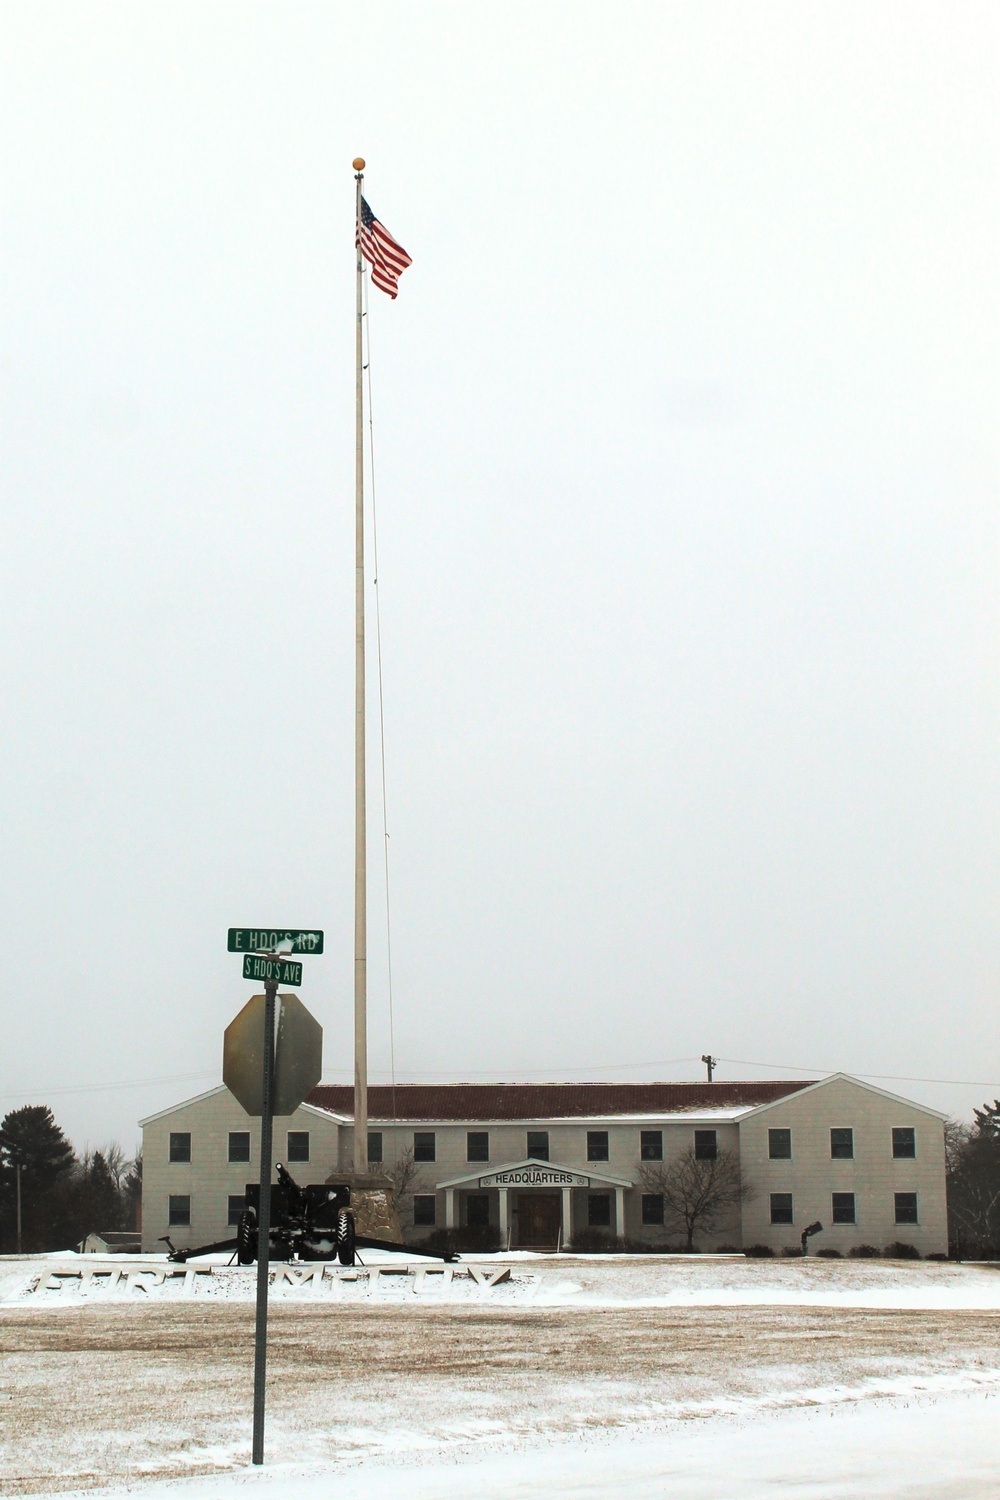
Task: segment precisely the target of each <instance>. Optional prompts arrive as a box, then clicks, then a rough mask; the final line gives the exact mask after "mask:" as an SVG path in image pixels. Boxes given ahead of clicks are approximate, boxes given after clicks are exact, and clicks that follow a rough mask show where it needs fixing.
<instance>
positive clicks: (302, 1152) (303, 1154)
mask: <svg viewBox="0 0 1000 1500" xmlns="http://www.w3.org/2000/svg"><path fill="white" fill-rule="evenodd" d="M288 1160H289V1161H308V1160H309V1132H308V1130H290V1131H289V1132H288Z"/></svg>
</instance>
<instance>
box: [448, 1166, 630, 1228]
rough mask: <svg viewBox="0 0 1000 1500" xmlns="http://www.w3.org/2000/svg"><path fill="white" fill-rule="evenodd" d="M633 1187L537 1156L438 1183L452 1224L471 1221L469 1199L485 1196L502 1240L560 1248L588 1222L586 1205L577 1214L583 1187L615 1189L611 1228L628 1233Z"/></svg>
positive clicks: (605, 1191)
mask: <svg viewBox="0 0 1000 1500" xmlns="http://www.w3.org/2000/svg"><path fill="white" fill-rule="evenodd" d="M631 1187H632V1183H631V1182H627V1181H624V1180H623V1179H622V1178H620V1177H609V1176H607V1175H606V1174H605V1173H601V1172H588V1173H584V1172H577V1171H574V1170H573V1169H572V1168H571V1167H563V1166H560V1165H559V1164H558V1162H548V1161H538V1160H535V1159H532V1158H529V1159H528V1160H526V1161H516V1162H508V1163H506V1164H505V1165H503V1166H498V1167H493V1168H492V1169H491V1170H489V1171H486V1172H477V1173H475V1174H471V1173H470V1174H469V1175H468V1176H464V1177H453V1178H451V1179H450V1180H449V1181H447V1182H439V1183H438V1184H437V1189H438V1191H439V1192H443V1193H444V1200H445V1227H446V1228H447V1229H455V1228H457V1227H458V1226H459V1225H460V1224H463V1223H468V1222H469V1220H468V1218H467V1213H468V1207H467V1204H468V1201H469V1200H470V1199H472V1198H475V1199H479V1200H480V1201H481V1200H482V1198H483V1196H484V1195H485V1196H486V1197H487V1198H488V1199H489V1204H490V1212H489V1222H490V1223H491V1224H494V1225H495V1226H496V1228H497V1229H498V1231H499V1235H500V1241H501V1244H502V1245H504V1246H505V1247H506V1248H509V1249H522V1250H527V1249H531V1250H558V1249H560V1248H562V1247H563V1246H565V1245H567V1244H568V1243H569V1242H570V1240H571V1239H572V1238H573V1233H574V1229H579V1228H582V1227H583V1226H584V1225H585V1224H586V1223H587V1222H588V1217H587V1210H586V1209H583V1211H582V1218H581V1219H579V1220H578V1219H577V1218H575V1216H574V1209H575V1200H576V1198H577V1196H578V1195H579V1196H581V1197H586V1193H583V1192H581V1190H584V1189H587V1190H591V1191H593V1192H596V1193H601V1194H603V1195H606V1196H607V1197H610V1195H611V1194H612V1193H613V1194H614V1200H615V1201H614V1210H613V1212H609V1215H608V1217H609V1220H610V1222H609V1224H608V1228H609V1229H610V1231H611V1233H612V1234H614V1235H618V1236H619V1237H620V1236H621V1235H623V1234H624V1233H625V1193H626V1191H627V1190H628V1189H629V1188H631ZM581 1207H582V1205H581ZM609 1209H610V1205H609ZM576 1211H577V1213H579V1212H580V1209H577V1210H576Z"/></svg>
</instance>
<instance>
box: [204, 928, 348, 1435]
mask: <svg viewBox="0 0 1000 1500" xmlns="http://www.w3.org/2000/svg"><path fill="white" fill-rule="evenodd" d="M228 947H229V951H230V953H242V954H243V955H244V957H243V978H244V979H259V980H263V982H264V995H263V999H264V1016H263V1024H264V1034H263V1036H261V1032H260V1019H259V1017H260V1010H259V1002H260V999H261V996H260V995H255V996H254V997H253V999H252V1000H250V1002H249V1003H248V1004H247V1005H245V1006H244V1007H243V1009H242V1010H241V1011H240V1013H239V1015H238V1016H237V1017H236V1019H235V1020H234V1021H233V1022H232V1023H231V1024H230V1025H229V1026H228V1027H227V1028H226V1036H225V1042H224V1044H223V1061H222V1078H223V1082H224V1083H225V1084H226V1086H227V1088H229V1089H230V1090H231V1091H232V1093H233V1094H235V1096H236V1098H237V1099H238V1100H239V1102H240V1103H241V1104H242V1105H243V1108H244V1109H245V1110H246V1112H247V1114H251V1115H256V1114H259V1115H260V1194H259V1200H258V1205H257V1316H256V1323H255V1329H254V1357H253V1448H252V1461H253V1462H254V1463H255V1464H262V1463H263V1462H264V1407H265V1401H266V1396H267V1293H268V1283H269V1281H270V1275H271V1167H272V1161H271V1157H272V1152H273V1134H274V1111H275V1106H276V1105H277V1107H278V1109H279V1110H280V1111H281V1113H282V1114H292V1113H293V1112H294V1111H295V1110H296V1109H298V1107H299V1105H300V1104H301V1103H302V1100H303V1099H304V1098H305V1097H306V1095H307V1094H308V1093H309V1091H310V1089H312V1088H315V1086H316V1084H317V1083H318V1082H319V1080H320V1077H321V1075H322V1059H323V1028H322V1027H321V1026H320V1024H319V1022H318V1021H317V1020H316V1019H315V1018H314V1017H313V1016H311V1015H310V1014H309V1012H308V1011H307V1010H306V1008H305V1006H304V1005H303V1004H302V1002H301V1001H300V1000H299V999H297V997H296V996H295V995H282V997H281V1021H280V1024H279V1022H278V1003H277V1001H278V985H279V984H301V982H302V965H301V963H299V962H297V961H294V960H290V959H289V957H288V954H289V952H292V953H322V952H323V934H322V932H320V931H319V930H318V929H315V928H314V929H310V930H303V929H301V928H285V927H230V929H229V942H228ZM281 950H284V951H281ZM258 1044H261V1052H260V1053H258V1051H257V1048H258ZM262 1075H263V1076H262ZM261 1085H263V1086H261Z"/></svg>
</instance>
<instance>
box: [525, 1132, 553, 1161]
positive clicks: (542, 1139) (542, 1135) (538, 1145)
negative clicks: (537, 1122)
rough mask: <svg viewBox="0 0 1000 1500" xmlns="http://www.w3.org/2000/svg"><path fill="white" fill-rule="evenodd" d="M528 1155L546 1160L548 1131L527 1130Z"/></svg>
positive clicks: (537, 1159)
mask: <svg viewBox="0 0 1000 1500" xmlns="http://www.w3.org/2000/svg"><path fill="white" fill-rule="evenodd" d="M528 1155H529V1156H530V1157H532V1158H533V1159H534V1160H535V1161H548V1159H549V1132H548V1131H547V1130H529V1131H528Z"/></svg>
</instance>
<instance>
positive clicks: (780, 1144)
mask: <svg viewBox="0 0 1000 1500" xmlns="http://www.w3.org/2000/svg"><path fill="white" fill-rule="evenodd" d="M767 1154H768V1156H769V1157H770V1158H771V1160H772V1161H791V1159H792V1132H791V1131H790V1130H769V1131H768V1132H767Z"/></svg>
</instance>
